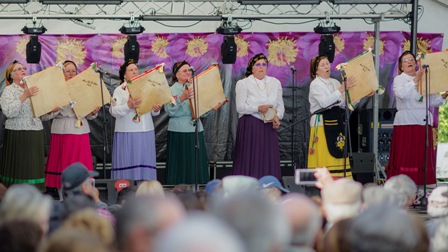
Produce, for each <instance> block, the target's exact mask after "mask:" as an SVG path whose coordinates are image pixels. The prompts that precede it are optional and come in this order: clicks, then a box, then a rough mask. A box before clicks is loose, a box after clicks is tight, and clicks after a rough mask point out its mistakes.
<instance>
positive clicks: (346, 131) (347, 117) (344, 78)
mask: <svg viewBox="0 0 448 252" xmlns="http://www.w3.org/2000/svg"><path fill="white" fill-rule="evenodd" d="M341 69H342V68H341ZM341 76H342V85H344V96H345V98H344V101H345V115H344V117H345V118H344V136H345V139H344V142H345V143H344V152H343V154H342V156H343V158H344V178H345V177H347V152H348V145H347V144H349V143H350V142H349V141H348V139H349V138H350V129H349V127H350V125H349V122H350V115H349V109H348V88H347V75H346V74H345V71H344V70H342V71H341ZM350 157H352V148H351V145H350Z"/></svg>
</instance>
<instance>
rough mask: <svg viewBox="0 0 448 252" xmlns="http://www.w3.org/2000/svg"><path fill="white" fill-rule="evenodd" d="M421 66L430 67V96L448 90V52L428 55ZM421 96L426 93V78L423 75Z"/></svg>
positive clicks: (423, 58)
mask: <svg viewBox="0 0 448 252" xmlns="http://www.w3.org/2000/svg"><path fill="white" fill-rule="evenodd" d="M420 63H421V66H424V65H426V66H428V68H427V69H428V77H429V81H428V82H429V83H428V84H429V94H438V93H440V92H445V91H447V90H448V52H447V51H445V52H436V53H428V54H426V55H424V56H423V57H422V59H421V62H420ZM420 87H421V88H420V89H419V90H420V94H422V95H423V94H425V93H426V91H425V90H426V78H425V74H423V77H422V81H421V83H420Z"/></svg>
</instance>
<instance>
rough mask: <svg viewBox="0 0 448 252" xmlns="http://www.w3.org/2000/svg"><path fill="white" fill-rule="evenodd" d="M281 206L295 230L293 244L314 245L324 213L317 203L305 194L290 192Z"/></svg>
mask: <svg viewBox="0 0 448 252" xmlns="http://www.w3.org/2000/svg"><path fill="white" fill-rule="evenodd" d="M280 206H281V209H282V212H283V213H284V214H285V215H286V217H287V219H288V223H289V224H290V226H291V227H292V230H293V233H292V241H291V244H292V245H295V246H311V247H313V245H314V242H315V238H316V235H317V233H318V232H319V230H321V227H322V214H321V212H320V209H319V207H318V206H317V205H316V203H314V201H312V200H311V199H310V198H308V197H307V196H305V195H303V194H299V193H290V194H288V195H286V196H285V197H283V199H282V202H281V205H280Z"/></svg>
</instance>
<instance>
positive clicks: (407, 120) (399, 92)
mask: <svg viewBox="0 0 448 252" xmlns="http://www.w3.org/2000/svg"><path fill="white" fill-rule="evenodd" d="M414 77H415V76H410V75H407V74H405V73H401V74H400V75H398V76H396V77H395V78H394V93H395V99H396V105H397V110H398V111H397V113H396V114H395V119H394V125H425V121H424V120H425V117H426V105H425V104H426V101H425V99H426V98H425V97H423V101H421V102H420V101H418V100H419V98H420V97H421V95H420V93H419V92H418V91H417V90H416V89H415V87H416V84H415V82H414V80H413V79H414ZM444 102H445V100H444V99H443V98H442V96H441V95H438V94H432V95H430V96H429V105H430V107H438V106H440V105H442V104H443V103H444ZM428 116H429V120H428V123H429V125H432V124H433V117H432V114H431V113H429V115H428Z"/></svg>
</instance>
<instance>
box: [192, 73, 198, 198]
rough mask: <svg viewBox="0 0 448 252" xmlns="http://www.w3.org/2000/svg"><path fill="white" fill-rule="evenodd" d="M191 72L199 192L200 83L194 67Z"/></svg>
mask: <svg viewBox="0 0 448 252" xmlns="http://www.w3.org/2000/svg"><path fill="white" fill-rule="evenodd" d="M190 70H191V77H192V79H193V83H192V84H193V99H194V102H193V107H194V112H195V115H194V119H193V120H194V134H195V146H194V147H195V165H194V191H195V192H198V191H199V185H198V184H199V183H198V180H199V148H200V147H199V122H200V121H199V120H200V119H199V117H198V114H199V113H198V108H199V96H198V90H197V89H198V83H197V80H195V78H194V75H195V69H194V68H193V67H190Z"/></svg>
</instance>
